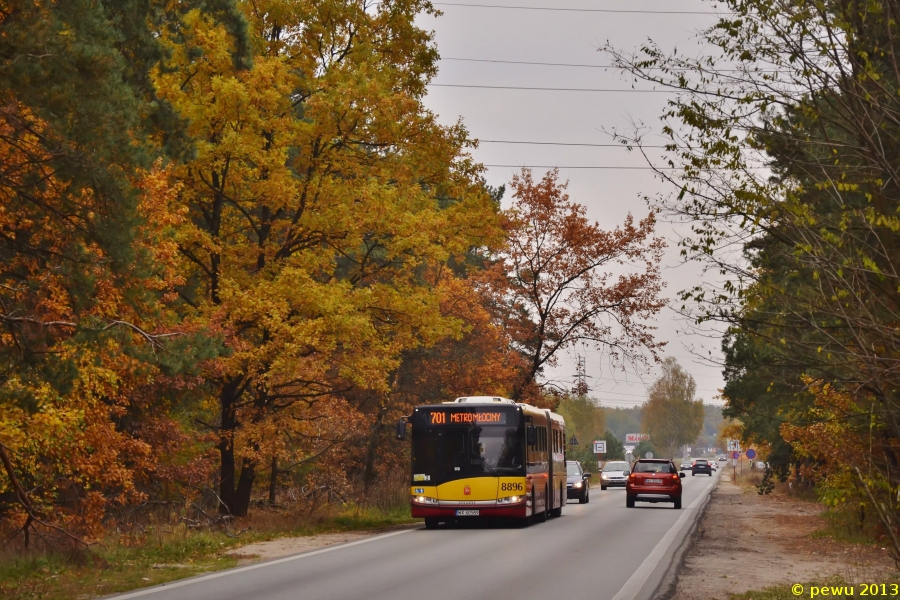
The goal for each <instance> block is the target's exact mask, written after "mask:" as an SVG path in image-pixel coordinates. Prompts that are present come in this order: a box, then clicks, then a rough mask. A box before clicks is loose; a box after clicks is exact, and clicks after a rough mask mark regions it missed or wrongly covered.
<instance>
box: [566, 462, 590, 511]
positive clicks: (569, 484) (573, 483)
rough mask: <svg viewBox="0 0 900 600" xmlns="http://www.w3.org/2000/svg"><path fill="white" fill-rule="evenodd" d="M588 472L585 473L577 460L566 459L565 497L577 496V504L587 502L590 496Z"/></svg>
mask: <svg viewBox="0 0 900 600" xmlns="http://www.w3.org/2000/svg"><path fill="white" fill-rule="evenodd" d="M590 478H591V474H590V473H585V472H584V469H582V468H581V463H580V462H578V461H577V460H567V461H566V499H568V498H578V503H579V504H587V503H588V502H590V501H591V496H590V493H591V492H590V489H589V488H590Z"/></svg>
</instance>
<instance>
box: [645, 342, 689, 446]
mask: <svg viewBox="0 0 900 600" xmlns="http://www.w3.org/2000/svg"><path fill="white" fill-rule="evenodd" d="M696 393H697V384H696V383H695V382H694V378H693V377H691V375H690V373H688V372H687V371H685V370H684V369H683V368H682V367H681V365H679V364H678V361H677V360H675V359H674V358H672V357H669V358H667V359H665V360H664V361H663V363H662V374H661V375H660V376H659V378H658V379H657V380H656V381H654V382H653V385H652V386H651V387H650V393H649V398H648V399H647V402H646V403H645V404H644V410H643V413H642V420H643V427H644V430H645V431H646V432H647V433H649V434H650V439H651V440H652V441H653V445H654V446H655V447H656V448H658V449H659V451H660V452H661V453H662V457H665V458H672V457H674V456H675V454H676V453H677V452H678V448H679V447H680V446H683V445H685V444H691V443H693V442H694V441H695V440H696V439H697V436H698V435H700V432H701V431H702V429H703V414H704V410H703V401H702V400H700V399H696V398H695V394H696Z"/></svg>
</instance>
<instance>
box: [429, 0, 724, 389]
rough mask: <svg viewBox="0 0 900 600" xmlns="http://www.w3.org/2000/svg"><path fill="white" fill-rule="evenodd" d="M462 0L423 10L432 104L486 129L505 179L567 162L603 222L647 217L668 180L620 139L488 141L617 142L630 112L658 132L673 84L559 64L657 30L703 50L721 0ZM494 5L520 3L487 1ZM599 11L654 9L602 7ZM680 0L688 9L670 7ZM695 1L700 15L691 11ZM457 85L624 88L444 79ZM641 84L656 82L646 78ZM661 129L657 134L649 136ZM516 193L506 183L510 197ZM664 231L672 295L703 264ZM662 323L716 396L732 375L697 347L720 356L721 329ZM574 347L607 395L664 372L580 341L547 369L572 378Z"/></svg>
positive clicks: (444, 116) (484, 153)
mask: <svg viewBox="0 0 900 600" xmlns="http://www.w3.org/2000/svg"><path fill="white" fill-rule="evenodd" d="M459 3H462V4H468V5H469V6H459V5H452V3H451V2H435V7H436V8H438V9H439V10H441V11H443V13H444V14H443V16H440V17H437V18H432V17H421V18H420V20H419V23H420V25H421V26H422V27H424V28H427V29H431V30H434V32H435V33H436V41H437V46H438V51H439V52H440V55H441V63H440V74H439V75H438V77H437V78H436V79H435V81H434V83H435V84H438V85H434V86H432V87H431V88H430V90H429V95H428V98H427V99H426V105H427V106H428V108H430V109H431V110H432V111H434V112H435V113H436V114H437V115H439V118H440V120H441V122H443V123H446V124H450V123H454V122H456V121H457V120H458V119H462V121H463V123H464V124H465V125H466V127H467V128H468V130H469V132H470V134H471V136H472V137H474V138H477V139H479V140H482V143H481V145H480V147H479V148H478V149H477V150H475V152H474V156H475V158H476V159H477V160H478V161H480V162H482V163H484V164H485V165H498V166H489V167H488V170H487V180H488V183H489V184H491V185H493V186H499V185H502V184H508V183H509V181H510V179H511V178H512V175H513V173H515V172H517V171H518V168H517V167H519V166H531V165H533V166H536V167H537V166H558V167H560V175H561V178H562V179H564V180H565V179H568V180H569V193H570V196H571V197H572V199H573V200H575V201H577V202H579V203H581V204H583V205H585V206H586V207H587V210H588V216H589V217H590V218H591V219H593V220H596V221H598V222H599V223H600V224H601V225H602V226H603V227H606V228H612V227H614V226H616V225H617V224H620V223H621V222H622V221H623V220H624V218H625V217H626V215H627V214H628V213H629V212H631V213H632V214H634V216H635V218H636V219H638V218H642V217H644V216H646V214H647V212H648V208H647V205H646V204H645V202H644V201H643V200H642V197H643V196H647V195H655V194H658V193H667V192H668V191H669V188H667V187H666V186H665V184H663V183H662V182H660V181H659V180H658V179H656V178H655V177H654V176H653V174H652V173H651V172H650V171H647V170H642V169H620V168H618V167H645V166H646V163H645V162H644V159H643V158H642V157H641V156H640V155H638V154H636V153H629V152H628V151H626V150H625V149H623V148H618V147H589V146H553V145H537V144H509V143H496V142H488V141H486V140H497V141H512V142H556V143H581V144H608V143H611V142H612V140H611V138H610V135H609V134H608V133H606V132H609V131H612V130H615V129H619V130H623V131H631V130H632V129H633V126H632V123H643V124H644V125H645V126H647V127H648V128H649V129H650V131H651V132H658V131H659V129H660V121H659V116H660V114H661V113H662V110H663V108H664V106H665V102H666V99H667V97H668V93H647V92H640V91H631V87H632V86H631V83H630V81H629V80H628V79H627V78H626V77H625V76H623V75H622V74H621V73H619V72H618V71H615V70H613V69H605V68H591V67H583V66H559V65H560V64H565V65H603V64H606V63H608V59H607V57H605V56H604V55H603V54H601V53H599V52H597V49H598V48H599V47H600V46H602V45H603V44H605V43H606V42H607V41H608V42H610V43H611V44H612V45H614V46H615V47H617V48H620V49H624V50H631V49H637V48H638V47H639V46H640V45H641V44H642V43H643V42H644V41H646V40H647V39H652V40H654V41H655V42H656V43H657V44H659V45H660V46H661V47H662V48H665V49H669V50H670V49H674V48H677V49H678V51H679V53H682V52H685V53H687V54H691V55H693V54H697V53H698V52H699V51H700V48H699V46H698V40H697V32H698V31H700V30H702V29H704V28H706V27H708V26H710V25H712V24H713V23H715V20H716V19H715V16H714V14H713V11H714V6H713V5H712V3H710V2H708V1H704V0H459ZM488 4H490V5H502V6H515V7H519V8H515V9H503V8H485V7H484V6H485V5H488ZM473 5H475V6H473ZM478 5H480V6H482V7H478ZM524 7H532V8H552V9H556V10H529V9H527V8H524ZM559 9H582V10H559ZM602 10H607V11H649V12H643V13H641V12H597V11H602ZM660 11H666V12H665V13H663V12H660ZM681 11H683V13H684V14H672V13H673V12H681ZM697 12H699V13H702V14H692V13H697ZM480 61H522V62H533V63H535V62H536V63H557V64H556V65H534V64H514V63H512V62H480ZM448 84H449V85H470V86H485V85H487V86H513V87H551V88H591V89H603V90H626V91H623V92H609V91H606V92H577V91H544V90H520V89H483V88H466V87H443V85H448ZM636 87H640V88H642V89H645V90H646V89H649V87H648V86H646V85H638V86H636ZM654 137H655V136H653V135H650V136H649V137H648V138H647V139H648V140H649V139H653V138H654ZM657 139H658V138H657ZM648 143H652V142H648ZM502 165H513V166H511V167H510V166H502ZM573 167H591V168H573ZM596 167H605V168H602V169H601V168H596ZM610 167H616V168H610ZM546 171H547V168H535V169H534V173H535V178H536V179H539V178H540V177H541V176H542V175H543V173H544V172H546ZM507 187H508V186H507ZM508 202H509V195H508V194H507V196H506V198H505V204H506V205H508ZM657 233H658V234H659V235H662V236H663V237H665V238H666V239H667V240H668V241H669V246H670V248H669V252H668V254H667V258H666V264H665V268H664V270H663V277H664V279H665V280H666V282H667V288H666V290H665V296H666V297H668V298H670V299H673V298H675V297H676V294H677V292H678V291H680V290H682V289H685V288H687V287H690V286H691V285H693V284H695V283H697V282H698V281H699V277H700V270H699V268H698V267H697V265H692V264H688V265H681V264H680V262H679V260H678V250H677V248H676V244H677V238H678V231H677V230H676V228H675V227H674V226H673V225H670V224H666V223H660V224H659V226H658V229H657ZM657 325H658V327H659V330H658V338H659V339H661V340H665V341H667V342H668V346H667V347H666V349H665V351H664V354H665V356H674V357H675V358H677V359H678V361H679V362H680V363H681V365H682V366H683V367H685V369H686V370H687V371H688V372H690V373H691V374H692V375H693V376H694V378H695V379H696V381H697V387H698V395H699V396H700V397H702V398H703V399H704V401H706V402H711V401H712V400H713V398H714V397H715V396H716V395H717V390H718V389H719V388H721V387H722V385H723V381H722V377H721V369H720V368H719V367H717V366H714V365H711V364H708V363H705V362H704V361H700V360H698V359H697V358H696V357H695V356H694V354H695V353H700V354H702V355H704V356H708V355H709V353H710V352H711V353H712V356H713V357H718V356H719V355H720V340H719V339H710V338H708V337H704V336H700V335H691V334H689V333H688V331H689V330H690V329H691V328H690V327H689V324H688V323H685V322H683V321H681V320H680V319H679V317H678V316H677V315H676V314H675V313H674V312H673V311H672V310H670V309H665V310H664V311H663V312H662V313H661V314H660V317H659V321H658V323H657ZM576 353H580V354H582V355H583V356H585V357H586V363H587V375H588V377H589V380H588V384H589V386H590V387H591V396H593V397H595V398H597V399H599V400H600V401H601V404H603V405H605V406H633V405H637V404H640V403H642V402H643V401H644V400H645V399H646V392H647V388H648V386H649V384H650V383H652V381H653V379H654V378H655V377H656V376H657V375H658V374H659V369H658V367H651V369H650V371H649V373H637V374H636V373H635V372H633V371H632V370H630V369H629V372H623V371H621V370H613V369H611V368H610V365H609V363H608V362H607V361H606V360H605V359H604V358H603V357H602V356H601V355H600V354H599V353H598V352H596V351H594V350H591V349H590V348H579V349H576V350H574V351H572V352H570V353H569V354H568V355H566V356H563V357H561V360H560V364H559V367H558V368H556V369H553V370H552V371H549V372H548V373H547V376H548V378H549V379H552V380H555V381H557V382H559V383H560V384H561V385H563V386H566V387H569V386H571V385H572V382H573V380H574V375H575V371H576V367H575V363H576V358H575V355H576Z"/></svg>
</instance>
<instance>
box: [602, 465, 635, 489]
mask: <svg viewBox="0 0 900 600" xmlns="http://www.w3.org/2000/svg"><path fill="white" fill-rule="evenodd" d="M630 474H631V467H629V465H628V463H627V462H625V461H624V460H610V461H607V462H606V464H605V465H603V470H602V471H601V472H600V489H601V490H605V489H606V488H607V487H609V486H611V485H612V486H618V487H625V482H626V481H628V475H630Z"/></svg>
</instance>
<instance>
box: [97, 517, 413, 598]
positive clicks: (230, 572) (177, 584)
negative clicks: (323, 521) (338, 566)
mask: <svg viewBox="0 0 900 600" xmlns="http://www.w3.org/2000/svg"><path fill="white" fill-rule="evenodd" d="M410 531H414V530H413V529H404V530H403V531H394V532H392V533H385V534H384V535H376V536H375V537H370V538H366V539H364V540H358V541H355V542H349V543H347V544H340V545H338V546H329V547H328V548H322V549H321V550H314V551H313V552H307V553H305V554H296V555H294V556H286V557H284V558H279V559H276V560H270V561H268V562H262V563H257V564H255V565H247V566H246V567H238V568H237V569H229V570H227V571H219V572H218V573H210V574H209V575H204V576H202V577H195V578H193V579H184V580H182V581H176V582H173V583H164V584H162V585H159V586H155V587H151V588H146V589H143V590H138V591H136V592H130V593H127V594H122V595H120V596H111V597H110V599H109V600H126V599H128V598H139V597H141V596H148V595H150V594H156V593H158V592H165V591H168V590H171V589H175V588H179V587H182V586H185V585H193V584H195V583H200V582H202V581H209V580H210V579H218V578H219V577H227V576H229V575H236V574H238V573H244V572H246V571H254V570H256V569H263V568H265V567H270V566H272V565H277V564H281V563H286V562H292V561H295V560H302V559H304V558H309V557H310V556H318V555H319V554H325V553H326V552H334V551H335V550H342V549H344V548H349V547H351V546H359V545H360V544H368V543H369V542H375V541H378V540H383V539H385V538H389V537H393V536H395V535H402V534H404V533H409V532H410Z"/></svg>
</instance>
